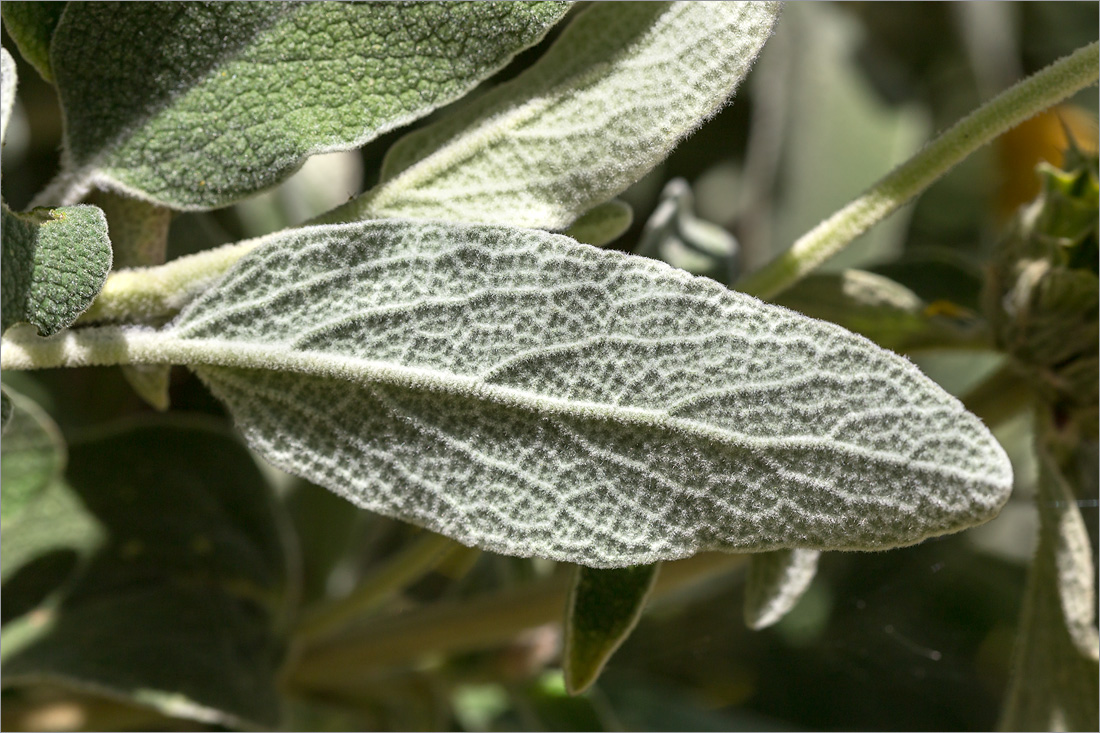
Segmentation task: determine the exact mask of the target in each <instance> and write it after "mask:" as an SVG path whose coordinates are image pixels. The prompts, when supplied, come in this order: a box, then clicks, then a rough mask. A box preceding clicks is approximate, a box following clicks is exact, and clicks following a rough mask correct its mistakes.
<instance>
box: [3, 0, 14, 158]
mask: <svg viewBox="0 0 1100 733" xmlns="http://www.w3.org/2000/svg"><path fill="white" fill-rule="evenodd" d="M9 4H10V3H9ZM5 7H7V6H5ZM17 79H18V77H17V75H16V70H15V59H13V58H12V57H11V54H10V53H8V49H6V48H0V145H2V144H3V142H4V138H6V137H7V134H8V120H9V119H11V110H12V108H13V107H14V106H15V87H16V84H17V83H18V82H17Z"/></svg>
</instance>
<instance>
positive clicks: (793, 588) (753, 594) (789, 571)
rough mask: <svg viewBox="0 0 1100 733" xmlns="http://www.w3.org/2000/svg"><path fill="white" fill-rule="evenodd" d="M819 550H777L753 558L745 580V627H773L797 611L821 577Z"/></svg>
mask: <svg viewBox="0 0 1100 733" xmlns="http://www.w3.org/2000/svg"><path fill="white" fill-rule="evenodd" d="M819 554H820V553H818V552H817V551H815V550H797V549H796V550H773V551H772V552H762V553H759V554H756V555H753V556H752V557H751V558H750V559H749V572H748V576H747V577H746V579H745V624H746V625H747V626H748V627H749V628H750V629H763V628H767V627H768V626H771V625H772V624H774V623H776V622H777V621H779V620H780V619H781V618H783V617H784V616H786V615H787V612H788V611H790V610H791V609H792V608H794V605H795V604H796V603H798V599H799V598H801V597H802V594H803V593H805V592H806V589H807V588H809V587H810V582H811V581H813V579H814V575H815V574H816V573H817V558H818V555H819Z"/></svg>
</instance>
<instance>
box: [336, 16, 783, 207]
mask: <svg viewBox="0 0 1100 733" xmlns="http://www.w3.org/2000/svg"><path fill="white" fill-rule="evenodd" d="M777 13H778V5H777V4H774V3H736V2H725V3H595V4H593V5H592V6H590V7H589V8H588V9H587V10H585V11H584V12H583V13H582V14H580V15H578V16H577V17H576V18H575V19H574V20H573V21H572V22H571V23H570V24H569V26H568V27H567V28H566V29H565V30H564V31H563V32H562V34H561V36H560V37H559V38H558V39H557V41H556V42H555V43H554V45H553V46H552V47H551V48H550V50H548V51H547V52H546V54H545V55H544V56H543V57H542V58H541V59H539V60H538V61H537V62H536V63H535V64H534V65H533V66H531V68H529V69H527V70H526V71H525V72H524V73H522V74H521V75H520V76H518V77H517V78H516V79H514V80H512V81H510V82H507V83H505V84H501V85H500V86H499V87H497V88H496V89H493V90H492V91H490V92H488V93H487V94H485V95H483V96H481V97H480V98H478V99H476V100H474V101H472V102H471V103H469V104H467V105H465V106H464V107H463V108H461V109H460V110H457V111H456V112H455V113H454V114H451V115H449V116H446V117H444V118H442V119H441V120H439V121H438V122H436V123H435V124H432V125H429V126H427V127H425V128H423V129H421V130H417V131H416V132H413V133H412V134H410V135H408V136H406V137H405V138H402V140H400V141H399V142H398V143H397V144H396V145H395V146H394V147H393V149H392V150H391V151H390V152H389V154H388V155H387V156H386V160H385V162H384V164H383V169H382V179H381V180H382V183H381V184H380V185H379V186H377V187H376V188H375V189H373V190H372V191H370V192H368V193H367V194H365V195H364V196H362V197H361V198H360V199H358V200H356V201H353V202H351V203H349V204H347V205H346V206H343V207H340V208H339V209H337V210H335V211H334V212H332V214H331V215H330V216H326V217H325V218H324V221H338V220H345V221H346V220H348V219H350V218H360V219H366V218H374V217H421V218H433V219H434V218H439V219H447V220H452V221H472V222H484V223H492V224H511V225H515V226H525V227H539V228H544V229H564V228H565V227H568V226H569V225H570V224H572V223H573V221H574V220H575V219H577V218H578V217H579V216H580V215H581V214H583V213H584V212H586V211H589V210H590V209H592V208H593V207H595V206H596V205H597V204H600V203H603V202H604V201H607V200H608V199H610V198H612V197H613V196H615V195H616V194H618V193H620V192H621V191H623V190H624V189H626V187H627V186H629V185H630V184H632V183H634V182H635V181H636V180H638V179H639V178H641V176H642V175H643V174H644V173H645V172H646V171H648V170H649V169H650V168H652V167H653V166H654V165H655V164H656V163H658V162H659V161H661V160H662V159H664V157H665V156H666V155H668V153H669V151H670V150H672V148H673V147H674V146H675V145H676V144H677V143H678V142H679V141H680V140H681V139H682V138H684V137H685V136H686V135H688V134H689V133H691V132H692V131H694V130H695V129H696V128H697V127H698V126H699V125H700V124H702V123H703V122H704V121H705V120H706V119H707V118H709V117H710V116H711V115H713V114H715V113H716V112H717V111H718V110H719V109H721V107H722V106H723V105H724V104H726V102H727V100H728V99H729V98H730V95H731V94H733V91H734V89H736V87H737V85H738V84H739V83H740V81H741V79H742V78H743V77H744V76H745V74H746V73H747V72H748V70H749V66H750V65H751V64H752V61H753V59H754V58H755V57H756V54H757V53H758V52H759V50H760V48H761V46H763V44H764V41H765V40H767V38H768V36H769V34H770V33H771V29H772V24H773V23H774V21H775V17H776V15H777Z"/></svg>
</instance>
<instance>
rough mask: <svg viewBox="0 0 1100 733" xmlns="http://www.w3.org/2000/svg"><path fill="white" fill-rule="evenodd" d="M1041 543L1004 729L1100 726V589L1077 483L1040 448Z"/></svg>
mask: <svg viewBox="0 0 1100 733" xmlns="http://www.w3.org/2000/svg"><path fill="white" fill-rule="evenodd" d="M1038 452H1039V494H1038V505H1039V545H1038V547H1037V548H1036V551H1035V559H1034V561H1033V562H1032V565H1031V569H1030V570H1029V573H1028V584H1027V591H1026V595H1025V596H1024V607H1023V609H1022V611H1021V613H1020V631H1019V634H1018V635H1017V637H1016V638H1017V642H1016V644H1017V646H1016V651H1015V656H1016V659H1015V664H1014V669H1013V674H1012V682H1011V683H1010V686H1009V692H1008V699H1007V703H1006V705H1005V710H1004V715H1003V718H1002V720H1001V726H1000V727H1001V729H1002V730H1088V731H1091V730H1094V729H1096V728H1097V727H1098V725H1100V719H1098V714H1097V705H1096V690H1097V684H1098V683H1100V672H1098V670H1100V665H1098V659H1100V640H1098V636H1097V631H1096V586H1095V580H1094V579H1095V576H1096V573H1095V570H1094V568H1093V564H1092V548H1091V544H1090V542H1089V535H1088V530H1087V529H1086V528H1085V522H1084V520H1083V518H1082V517H1081V510H1080V509H1079V508H1078V506H1077V497H1076V495H1075V493H1074V491H1073V488H1072V487H1071V486H1070V485H1069V483H1068V482H1067V481H1066V478H1065V476H1063V475H1062V473H1061V471H1060V469H1059V467H1058V465H1057V464H1056V462H1055V460H1054V458H1053V457H1052V456H1051V454H1050V451H1049V450H1047V449H1046V448H1045V447H1044V446H1040V447H1039V451H1038Z"/></svg>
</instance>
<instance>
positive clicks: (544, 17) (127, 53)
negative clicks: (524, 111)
mask: <svg viewBox="0 0 1100 733" xmlns="http://www.w3.org/2000/svg"><path fill="white" fill-rule="evenodd" d="M566 8H567V5H565V4H563V3H503V2H501V3H419V4H413V5H405V4H399V3H383V2H379V3H167V4H166V3H141V4H127V5H121V6H113V5H107V4H104V3H75V4H72V5H70V6H69V7H68V8H67V10H66V12H65V14H64V15H63V16H62V18H61V22H60V23H59V24H58V26H57V30H56V31H55V33H54V36H53V44H52V47H51V52H50V57H51V60H52V64H53V70H54V74H55V76H56V79H57V86H58V90H59V92H60V96H61V103H62V106H63V107H64V111H65V121H66V128H65V142H66V155H65V162H66V166H67V174H66V175H65V176H64V177H63V179H61V181H60V183H59V184H58V186H59V188H58V189H56V190H55V191H51V192H50V193H49V194H47V196H46V197H45V198H47V199H49V198H50V196H55V195H57V191H59V190H61V188H66V189H68V191H69V195H68V196H67V197H64V198H65V199H66V200H62V201H60V203H69V202H70V201H69V200H68V199H72V198H74V196H76V195H79V194H80V193H82V192H83V191H84V190H86V189H87V187H88V186H90V185H97V186H99V187H100V188H116V189H121V190H123V191H126V192H128V193H130V194H132V195H136V196H141V197H142V198H146V199H149V200H151V201H154V202H156V203H159V204H162V205H164V206H170V207H173V208H179V209H204V208H213V207H218V206H224V205H226V204H229V203H232V202H233V201H236V200H239V199H241V198H244V197H246V196H248V195H250V194H252V193H255V192H257V191H260V190H262V189H264V188H267V187H269V186H272V185H274V184H275V183H277V182H279V181H280V180H282V179H283V178H286V177H287V176H288V175H290V173H292V172H293V171H294V170H295V169H296V168H297V167H298V166H299V165H301V163H302V161H303V160H304V159H305V158H306V157H308V156H309V155H312V154H314V153H320V152H325V151H331V150H348V149H351V148H355V147H358V146H360V145H362V144H364V143H366V142H367V141H368V140H371V139H373V138H374V137H376V136H377V135H379V134H381V133H383V132H385V131H387V130H391V129H393V128H395V127H399V126H401V125H404V124H406V123H408V122H410V121H412V120H414V119H416V118H417V117H420V116H422V115H424V114H426V113H428V112H429V111H431V110H432V109H434V108H435V107H438V106H440V105H441V104H445V103H447V102H449V101H451V100H453V99H455V98H457V97H459V96H461V95H462V94H464V93H465V92H467V91H469V90H470V89H471V88H473V87H474V86H475V85H476V84H477V83H478V82H479V81H480V80H482V79H484V78H485V77H487V76H489V75H490V74H492V73H493V72H495V71H496V70H497V69H499V68H501V67H502V66H503V65H504V64H506V63H507V62H508V60H509V59H511V58H512V56H513V55H514V54H515V53H516V52H517V51H519V50H521V49H523V48H525V47H527V46H529V45H531V44H533V43H535V42H537V41H538V40H539V39H540V38H541V37H542V35H543V34H544V33H545V32H546V30H547V29H548V28H549V27H550V26H551V25H553V24H554V23H555V22H557V21H558V20H559V19H560V18H561V16H562V15H563V14H564V12H565V10H566ZM119 39H126V43H119ZM46 202H47V203H57V202H58V201H55V200H48V201H46Z"/></svg>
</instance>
